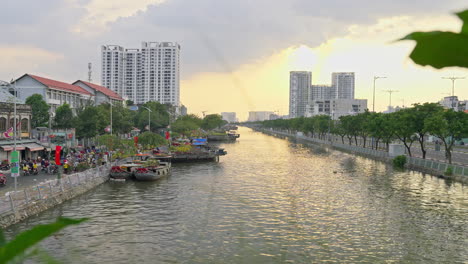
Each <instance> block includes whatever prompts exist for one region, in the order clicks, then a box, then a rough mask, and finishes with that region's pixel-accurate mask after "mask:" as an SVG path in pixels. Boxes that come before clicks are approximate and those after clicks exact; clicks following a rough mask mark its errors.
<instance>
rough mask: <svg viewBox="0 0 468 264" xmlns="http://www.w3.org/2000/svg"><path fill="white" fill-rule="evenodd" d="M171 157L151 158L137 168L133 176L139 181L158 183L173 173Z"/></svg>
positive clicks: (159, 156)
mask: <svg viewBox="0 0 468 264" xmlns="http://www.w3.org/2000/svg"><path fill="white" fill-rule="evenodd" d="M171 158H172V157H171V156H170V155H158V156H151V157H148V158H147V159H146V162H145V163H143V164H141V165H140V166H139V167H136V168H135V170H134V171H133V175H134V177H135V179H136V180H137V181H156V180H159V179H161V178H163V177H166V176H167V175H169V174H170V173H171V162H170V160H171Z"/></svg>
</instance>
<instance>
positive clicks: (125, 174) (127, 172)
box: [110, 165, 132, 180]
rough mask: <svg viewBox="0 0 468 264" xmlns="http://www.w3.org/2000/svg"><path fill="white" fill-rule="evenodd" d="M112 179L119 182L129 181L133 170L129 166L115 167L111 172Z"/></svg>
mask: <svg viewBox="0 0 468 264" xmlns="http://www.w3.org/2000/svg"><path fill="white" fill-rule="evenodd" d="M110 177H111V178H112V179H117V180H122V179H123V180H129V179H130V178H131V177H132V172H131V168H130V167H127V166H123V165H122V166H113V167H112V168H111V170H110Z"/></svg>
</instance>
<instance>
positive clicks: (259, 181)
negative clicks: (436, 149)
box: [6, 128, 468, 263]
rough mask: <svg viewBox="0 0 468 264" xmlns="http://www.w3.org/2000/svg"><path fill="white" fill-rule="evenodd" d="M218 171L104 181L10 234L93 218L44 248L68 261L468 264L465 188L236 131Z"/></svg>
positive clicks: (191, 167)
mask: <svg viewBox="0 0 468 264" xmlns="http://www.w3.org/2000/svg"><path fill="white" fill-rule="evenodd" d="M240 134H241V137H240V138H239V140H238V142H236V143H230V144H222V147H224V148H225V149H226V150H227V151H228V155H227V156H224V157H221V159H220V162H219V163H200V164H195V163H192V164H174V166H173V171H172V175H171V176H169V177H168V178H167V179H163V180H161V181H159V182H150V183H141V182H125V183H123V182H109V183H105V184H103V185H101V186H99V187H98V188H96V189H94V190H92V191H90V192H88V193H86V194H84V195H82V196H80V197H78V198H76V199H73V200H71V201H68V202H66V203H64V204H62V205H61V206H58V207H56V208H54V209H51V210H48V211H46V212H44V213H41V214H40V215H38V216H35V217H32V218H29V219H27V220H25V221H23V222H21V223H19V224H16V225H14V226H11V227H9V228H8V229H7V230H6V233H7V235H8V236H9V237H11V236H13V235H14V234H16V233H18V232H19V231H21V230H25V229H27V228H30V227H32V226H33V225H36V224H39V223H49V222H51V221H53V220H54V219H55V218H56V217H57V216H60V215H62V216H67V217H75V218H77V217H90V218H91V219H90V220H89V221H88V222H85V223H83V224H81V225H79V226H74V227H69V228H67V229H65V230H63V231H61V232H60V233H59V234H58V235H56V236H53V237H51V238H48V239H47V240H45V241H43V242H42V243H41V247H42V248H44V249H46V250H47V251H49V252H50V253H51V255H53V256H55V257H57V258H58V259H60V260H62V261H63V262H64V263H322V262H329V263H381V262H404V263H467V262H468V241H467V238H468V235H467V234H468V195H467V194H468V190H467V188H466V186H464V185H462V184H460V183H455V182H450V181H446V180H443V179H439V178H436V177H432V176H429V175H424V174H421V173H417V172H410V171H394V170H393V169H392V167H391V166H389V165H386V164H384V163H381V162H378V161H373V160H370V159H367V158H363V157H357V156H354V155H351V154H347V153H343V152H340V151H336V150H330V149H326V148H323V147H319V146H313V145H312V146H306V145H302V144H297V143H295V142H293V141H291V140H287V139H280V138H275V137H272V136H268V135H264V134H261V133H258V132H253V131H252V130H250V129H248V128H240Z"/></svg>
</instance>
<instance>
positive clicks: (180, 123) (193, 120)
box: [171, 115, 203, 136]
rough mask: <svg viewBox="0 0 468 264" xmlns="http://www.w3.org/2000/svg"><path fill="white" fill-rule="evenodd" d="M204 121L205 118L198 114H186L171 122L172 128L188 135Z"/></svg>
mask: <svg viewBox="0 0 468 264" xmlns="http://www.w3.org/2000/svg"><path fill="white" fill-rule="evenodd" d="M202 123H203V120H202V119H200V118H199V117H198V116H196V115H185V116H181V117H179V118H178V119H177V120H176V121H175V122H174V123H172V124H171V130H172V131H174V132H176V133H180V134H183V135H187V136H188V135H191V132H192V131H194V130H197V129H199V128H200V126H201V125H202Z"/></svg>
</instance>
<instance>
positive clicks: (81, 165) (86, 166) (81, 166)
mask: <svg viewBox="0 0 468 264" xmlns="http://www.w3.org/2000/svg"><path fill="white" fill-rule="evenodd" d="M89 168H90V167H89V164H88V163H87V162H80V163H78V166H76V170H77V171H79V172H80V171H85V170H87V169H89Z"/></svg>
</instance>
